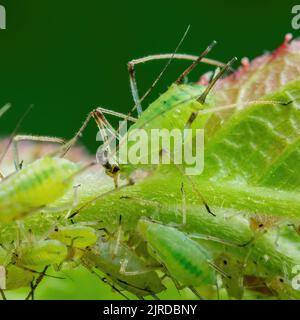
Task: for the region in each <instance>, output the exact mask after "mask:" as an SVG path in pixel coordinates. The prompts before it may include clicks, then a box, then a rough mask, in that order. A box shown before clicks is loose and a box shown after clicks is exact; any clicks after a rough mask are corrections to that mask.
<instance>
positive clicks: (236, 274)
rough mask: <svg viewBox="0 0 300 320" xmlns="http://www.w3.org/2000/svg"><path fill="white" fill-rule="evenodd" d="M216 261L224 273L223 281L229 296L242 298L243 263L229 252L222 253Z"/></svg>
mask: <svg viewBox="0 0 300 320" xmlns="http://www.w3.org/2000/svg"><path fill="white" fill-rule="evenodd" d="M215 263H216V265H217V266H218V267H219V268H220V270H222V271H223V273H224V274H222V282H223V286H224V287H225V289H226V291H227V294H228V296H229V297H232V298H235V299H238V300H241V299H242V298H243V295H244V274H243V270H244V266H243V264H242V263H241V262H239V261H238V260H237V259H236V258H234V257H232V256H230V255H229V254H227V253H222V254H220V255H219V256H218V257H217V258H216V259H215ZM225 275H226V276H225Z"/></svg>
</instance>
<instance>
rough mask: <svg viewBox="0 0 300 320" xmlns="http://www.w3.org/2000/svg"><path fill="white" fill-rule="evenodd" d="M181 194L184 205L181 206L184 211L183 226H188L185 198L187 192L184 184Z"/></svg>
mask: <svg viewBox="0 0 300 320" xmlns="http://www.w3.org/2000/svg"><path fill="white" fill-rule="evenodd" d="M180 190H181V194H182V204H181V209H182V225H183V226H185V225H186V197H185V191H184V185H183V182H182V184H181V188H180Z"/></svg>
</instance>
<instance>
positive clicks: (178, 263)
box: [138, 218, 218, 292]
mask: <svg viewBox="0 0 300 320" xmlns="http://www.w3.org/2000/svg"><path fill="white" fill-rule="evenodd" d="M138 231H139V233H140V235H141V236H142V237H143V238H144V239H145V241H146V242H147V244H148V248H149V251H150V252H151V253H152V254H153V256H154V257H155V258H156V259H157V260H158V261H159V262H161V263H162V264H163V265H164V266H165V267H166V269H167V272H168V273H169V275H170V276H171V278H173V279H176V280H177V281H178V282H180V284H181V285H182V287H189V288H190V289H191V290H192V291H193V292H195V289H194V287H197V286H200V285H203V284H210V285H214V284H215V283H216V276H215V269H218V268H217V267H216V266H215V265H214V263H213V261H212V256H211V255H210V253H209V251H207V250H206V249H205V248H204V247H202V246H201V245H200V244H199V243H197V242H195V241H194V240H192V239H190V238H189V236H188V235H186V234H185V233H183V232H181V231H179V230H178V229H176V228H175V227H171V226H167V225H163V224H160V223H156V222H152V221H150V220H148V219H145V218H142V219H140V220H139V222H138Z"/></svg>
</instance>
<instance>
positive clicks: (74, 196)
mask: <svg viewBox="0 0 300 320" xmlns="http://www.w3.org/2000/svg"><path fill="white" fill-rule="evenodd" d="M80 187H81V185H80V184H77V185H75V186H73V191H74V193H73V203H72V205H71V208H70V209H69V211H68V212H67V214H66V215H65V219H68V218H69V216H70V214H71V213H72V211H73V210H74V209H75V208H76V207H77V205H78V201H79V198H78V189H79V188H80Z"/></svg>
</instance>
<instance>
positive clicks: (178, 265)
mask: <svg viewBox="0 0 300 320" xmlns="http://www.w3.org/2000/svg"><path fill="white" fill-rule="evenodd" d="M213 45H214V43H213V44H212V45H210V46H209V47H208V48H207V49H206V50H205V51H204V52H203V53H202V54H201V55H200V56H199V57H194V56H189V55H179V54H176V53H174V54H167V55H159V56H152V57H147V58H143V59H139V60H134V61H132V62H130V63H129V71H130V80H131V88H132V92H133V97H134V102H135V107H134V108H135V109H137V111H138V115H139V117H140V116H141V114H142V107H141V101H142V100H143V99H144V97H145V96H146V95H144V96H143V98H142V99H140V98H139V96H138V91H137V87H136V81H135V73H134V64H137V63H141V62H145V61H148V60H151V59H159V58H167V59H169V60H168V64H170V61H171V59H173V58H178V59H189V60H193V61H194V62H193V64H192V65H191V66H190V67H189V68H188V69H187V70H185V71H184V72H183V73H182V74H181V75H180V77H179V78H178V79H177V81H176V83H174V84H173V85H172V86H171V87H170V88H169V90H168V92H167V93H166V94H165V95H164V99H165V98H166V97H169V98H170V101H169V102H168V101H166V100H164V101H162V99H160V100H159V102H158V103H157V104H158V110H156V113H155V114H154V115H149V114H148V115H147V119H145V118H143V120H144V124H143V125H145V124H146V123H147V121H148V122H149V121H152V120H153V119H154V118H156V120H157V119H158V118H159V116H161V115H162V114H163V113H164V111H165V109H166V108H167V109H168V108H169V109H170V108H173V107H174V106H179V105H180V104H185V109H184V110H182V111H183V112H182V117H183V119H184V118H185V119H186V120H185V123H183V122H182V121H181V122H180V123H179V124H178V126H179V127H180V126H181V127H182V129H184V128H188V127H190V126H191V125H192V124H193V122H194V121H195V119H196V118H197V116H198V115H199V112H195V104H199V108H198V110H201V109H202V108H201V106H203V105H204V103H205V101H206V97H207V96H208V94H209V92H210V90H211V89H212V87H213V86H214V84H215V83H216V81H217V80H218V79H219V78H220V77H221V76H222V75H223V74H224V73H225V72H226V71H227V70H228V69H229V68H230V66H231V64H232V62H233V61H235V59H233V60H232V61H230V62H229V63H227V64H222V63H219V62H216V61H213V60H209V59H206V58H204V57H205V55H206V54H207V53H208V52H209V51H210V49H211V48H212V47H213ZM201 61H202V62H203V61H204V62H206V63H210V64H213V65H217V66H218V67H220V70H219V71H218V72H216V73H215V75H214V76H213V77H212V79H211V81H210V82H209V83H208V84H207V85H206V86H200V85H198V86H195V85H193V86H190V88H189V85H181V82H182V80H183V79H184V78H185V77H186V76H187V75H188V73H189V72H191V71H192V69H193V68H194V67H195V66H196V65H197V64H198V63H199V62H201ZM168 64H167V65H166V66H168ZM160 76H161V75H160ZM159 78H160V77H159ZM157 81H158V79H156V81H155V83H154V84H153V86H154V85H155V84H156V82H157ZM153 86H152V87H153ZM180 90H181V91H182V92H181V96H179V97H176V94H177V93H178V91H180ZM189 90H191V92H194V95H193V96H191V95H190V93H189ZM180 99H181V100H180ZM189 103H190V105H189ZM231 107H233V106H231ZM4 111H6V108H4V109H2V112H0V115H1V114H3V113H4ZM212 111H213V109H212ZM104 113H108V114H113V115H116V116H120V117H122V118H124V119H126V120H130V121H134V122H135V121H137V119H135V118H134V117H132V116H131V115H130V114H129V115H122V114H120V113H116V112H112V111H109V110H105V109H102V108H98V109H96V110H94V111H93V112H91V113H90V114H89V116H88V118H87V119H86V121H85V122H84V124H83V126H82V127H81V128H80V130H79V131H78V133H77V134H76V135H75V137H74V138H72V139H71V140H70V141H68V142H66V143H65V142H64V141H62V140H61V139H57V138H51V137H33V136H17V135H16V136H14V137H13V138H12V139H11V140H10V141H9V142H10V144H12V146H13V149H14V164H15V172H14V173H12V174H10V175H8V176H4V174H1V181H0V224H1V225H2V226H3V225H4V226H5V224H7V225H9V224H10V223H12V222H14V223H15V221H17V222H16V223H17V226H18V233H19V236H18V239H15V241H13V242H12V243H5V244H1V246H0V265H1V266H2V267H1V271H2V272H1V274H0V284H3V283H4V282H5V283H6V286H5V288H4V287H2V289H1V290H0V291H1V294H2V297H3V298H5V290H12V289H16V288H19V287H24V286H30V287H31V289H30V292H29V293H28V296H27V299H30V298H33V297H34V291H35V289H36V288H37V286H38V285H39V283H40V282H41V281H42V279H43V277H45V276H48V274H47V271H48V269H49V268H50V267H52V268H53V269H54V270H61V268H63V267H64V266H66V265H69V266H71V267H76V266H78V265H81V266H84V267H86V268H87V269H88V270H90V271H91V272H93V273H94V274H95V275H96V276H98V277H99V278H100V279H101V280H103V281H104V282H106V283H107V284H108V285H110V286H111V287H112V288H113V289H114V290H116V291H117V292H119V293H120V294H122V295H123V296H124V297H125V298H126V291H127V292H130V293H132V294H134V295H136V296H137V297H139V298H143V297H145V296H152V297H154V298H158V294H159V293H161V292H162V291H164V290H165V289H166V287H165V283H164V281H165V279H166V278H168V279H171V280H172V281H173V282H174V284H175V286H176V288H177V289H178V290H180V289H182V288H189V289H190V290H191V291H192V292H193V293H194V294H195V295H196V296H197V297H198V298H200V299H201V298H202V295H201V294H200V293H199V292H198V290H196V288H197V287H201V286H205V285H206V286H211V288H213V290H214V292H215V293H216V292H217V289H216V288H218V286H219V283H220V279H221V281H222V285H223V286H224V287H225V288H226V290H227V293H228V296H229V297H233V298H236V299H240V298H242V296H243V292H244V287H245V283H246V282H248V283H249V284H251V281H252V283H253V281H254V280H256V281H258V280H259V279H254V280H253V279H250V278H247V279H246V278H245V277H244V275H243V269H244V263H245V262H243V261H238V260H237V259H235V258H233V257H232V256H230V255H229V254H227V253H221V254H219V255H218V256H217V257H214V256H213V255H212V254H211V253H210V251H209V250H208V249H207V248H205V247H203V246H201V245H200V244H199V243H198V242H196V241H194V240H193V239H192V238H191V237H190V236H189V235H188V234H186V233H184V232H182V231H180V226H174V225H164V224H162V223H160V222H158V221H154V220H151V219H149V218H141V219H140V220H139V222H138V224H137V228H136V231H135V232H132V233H131V234H129V235H126V237H125V236H124V234H123V232H122V222H121V217H120V223H119V227H118V228H117V229H116V230H115V232H113V233H111V232H110V231H108V230H107V229H106V228H105V226H100V227H99V222H95V224H94V225H93V224H82V223H74V222H73V220H72V218H73V217H74V216H75V215H76V214H78V210H77V209H76V203H74V205H73V206H71V208H69V210H67V212H66V210H64V215H62V216H61V217H60V219H59V220H57V221H55V223H54V225H53V226H52V227H51V228H50V229H49V230H48V231H47V232H46V233H45V234H44V236H43V237H41V238H40V239H38V240H37V239H34V240H33V239H32V238H33V237H32V234H31V231H30V230H25V229H24V227H22V223H20V221H23V218H25V217H27V216H28V215H33V214H35V213H36V212H39V211H41V210H43V209H45V208H47V206H49V205H51V204H52V203H54V202H55V201H56V200H58V199H60V198H61V197H63V196H64V195H65V194H66V192H67V191H68V190H69V189H71V188H72V187H74V178H75V177H76V176H77V175H78V174H80V173H82V172H83V170H86V169H88V168H89V167H90V166H91V165H93V163H90V164H87V165H85V166H82V165H79V164H77V163H75V162H72V161H70V160H66V159H65V158H64V156H65V155H66V153H67V152H68V151H69V149H71V147H72V146H73V145H74V144H75V143H76V141H77V139H78V138H79V137H80V136H81V134H82V131H83V130H84V128H85V127H86V125H87V123H88V122H89V120H90V118H94V119H95V120H96V123H97V125H98V128H99V130H100V132H102V133H103V135H104V136H103V141H104V145H105V147H104V148H103V149H102V150H103V152H102V153H101V154H100V156H98V162H100V163H101V165H102V166H103V167H104V169H105V171H106V173H107V174H108V175H109V176H111V177H112V178H113V181H114V185H115V190H116V191H117V190H118V188H122V187H124V185H123V186H121V187H120V186H119V173H120V171H121V168H120V166H119V165H118V163H117V162H116V161H115V158H114V155H113V154H111V152H112V151H111V150H110V149H109V137H108V136H105V130H103V129H105V128H109V130H111V132H113V133H114V134H115V136H118V130H114V129H113V128H112V126H111V125H110V124H109V122H108V121H107V119H106V118H105V116H104ZM28 139H29V140H34V141H46V142H57V143H62V147H60V148H59V149H58V151H57V152H52V153H50V154H48V155H44V156H42V157H40V158H39V159H37V160H35V161H33V162H32V163H30V164H28V165H23V163H22V160H21V159H19V154H18V142H20V141H22V140H28ZM170 156H172V155H170ZM128 180H129V181H128V184H127V185H125V187H130V185H132V184H134V183H135V181H134V178H132V177H131V178H129V179H128ZM191 183H192V181H191ZM74 190H75V191H74V192H75V193H76V188H74ZM182 194H183V198H184V190H182ZM197 194H199V195H200V193H199V192H197ZM200 197H201V196H200ZM74 198H76V197H74ZM201 200H202V202H203V203H204V205H205V207H206V209H207V211H208V212H209V213H211V214H212V219H213V213H212V212H211V210H210V208H209V205H208V204H207V203H206V202H205V201H204V199H203V198H201ZM74 202H76V201H75V200H74ZM75 209H76V210H75ZM184 211H185V210H184V206H183V217H184ZM251 221H252V225H251V227H252V229H253V230H254V231H256V230H259V229H264V225H263V222H262V223H258V225H256V224H255V223H256V222H257V220H255V218H254V217H253V220H251ZM185 223H186V219H185V217H184V219H183V224H185ZM225 244H226V243H225ZM230 245H233V244H230ZM245 246H246V245H245ZM1 277H2V279H1ZM3 277H5V281H3ZM282 281H284V280H283V279H278V281H275V280H274V279H272V281H271V282H269V283H266V282H265V281H262V283H260V284H259V285H260V287H259V289H260V290H261V291H263V290H265V291H267V292H269V293H270V292H271V293H272V294H273V291H274V288H275V290H276V288H278V287H279V286H280V285H281V283H282ZM257 291H259V290H257ZM271 293H270V294H271Z"/></svg>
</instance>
